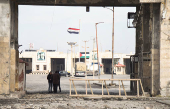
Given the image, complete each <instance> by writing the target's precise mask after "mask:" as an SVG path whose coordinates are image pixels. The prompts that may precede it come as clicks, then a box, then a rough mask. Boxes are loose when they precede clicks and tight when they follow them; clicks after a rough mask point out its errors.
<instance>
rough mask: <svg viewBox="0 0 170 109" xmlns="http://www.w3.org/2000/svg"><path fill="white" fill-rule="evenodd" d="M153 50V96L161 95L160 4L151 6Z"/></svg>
mask: <svg viewBox="0 0 170 109" xmlns="http://www.w3.org/2000/svg"><path fill="white" fill-rule="evenodd" d="M151 12H152V22H151V25H152V48H151V62H152V72H151V95H152V96H154V95H157V94H159V89H160V81H159V80H160V4H152V5H151Z"/></svg>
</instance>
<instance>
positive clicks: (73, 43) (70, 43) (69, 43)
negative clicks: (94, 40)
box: [67, 42, 77, 77]
mask: <svg viewBox="0 0 170 109" xmlns="http://www.w3.org/2000/svg"><path fill="white" fill-rule="evenodd" d="M67 43H68V45H70V46H71V74H72V77H73V60H72V59H73V57H72V52H73V45H75V44H76V43H77V42H67Z"/></svg>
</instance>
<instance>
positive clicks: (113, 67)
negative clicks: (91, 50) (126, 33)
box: [104, 7, 114, 85]
mask: <svg viewBox="0 0 170 109" xmlns="http://www.w3.org/2000/svg"><path fill="white" fill-rule="evenodd" d="M104 8H106V9H109V10H111V11H112V12H113V26H112V78H111V79H113V72H114V7H113V10H112V9H110V8H107V7H104ZM112 84H113V81H111V85H112Z"/></svg>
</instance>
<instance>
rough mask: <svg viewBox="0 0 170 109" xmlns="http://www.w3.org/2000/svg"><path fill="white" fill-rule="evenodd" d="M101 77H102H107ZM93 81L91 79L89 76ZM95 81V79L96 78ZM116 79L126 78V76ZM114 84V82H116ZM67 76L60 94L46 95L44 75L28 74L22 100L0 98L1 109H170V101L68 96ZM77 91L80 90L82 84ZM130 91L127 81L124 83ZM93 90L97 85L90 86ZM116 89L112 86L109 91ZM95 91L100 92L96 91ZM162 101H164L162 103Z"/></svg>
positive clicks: (164, 99) (106, 76)
mask: <svg viewBox="0 0 170 109" xmlns="http://www.w3.org/2000/svg"><path fill="white" fill-rule="evenodd" d="M109 77H110V75H103V76H102V77H101V78H109ZM88 78H92V77H88ZM95 78H97V77H95ZM115 78H129V76H128V75H125V76H119V75H116V76H115ZM115 82H116V81H115ZM68 83H69V77H62V78H61V85H62V87H61V88H62V92H61V93H57V94H53V93H48V92H47V87H48V84H47V80H46V75H27V83H26V84H27V91H28V93H27V94H26V95H25V96H24V97H23V98H21V99H9V98H3V99H0V109H170V104H168V103H170V98H168V97H167V98H163V97H159V98H129V99H123V98H109V99H108V98H107V99H106V98H100V99H99V98H93V99H88V98H80V97H70V96H69V84H68ZM77 84H79V86H78V87H77V89H79V90H83V88H84V87H83V86H80V84H82V83H81V82H78V83H77ZM124 84H125V86H126V89H129V82H124ZM93 87H95V88H96V89H98V88H101V86H99V85H93ZM114 90H116V87H111V88H110V91H113V92H114ZM96 91H97V92H98V91H99V90H96ZM163 101H165V102H163Z"/></svg>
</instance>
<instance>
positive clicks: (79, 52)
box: [79, 20, 80, 62]
mask: <svg viewBox="0 0 170 109" xmlns="http://www.w3.org/2000/svg"><path fill="white" fill-rule="evenodd" d="M79 29H80V20H79ZM79 62H80V30H79Z"/></svg>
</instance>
